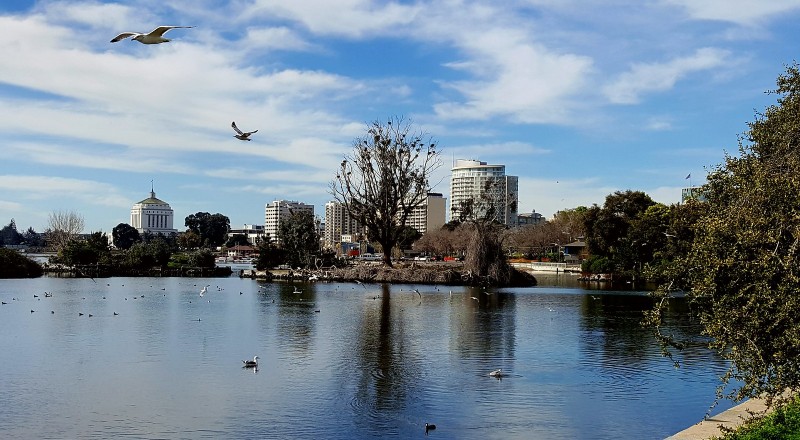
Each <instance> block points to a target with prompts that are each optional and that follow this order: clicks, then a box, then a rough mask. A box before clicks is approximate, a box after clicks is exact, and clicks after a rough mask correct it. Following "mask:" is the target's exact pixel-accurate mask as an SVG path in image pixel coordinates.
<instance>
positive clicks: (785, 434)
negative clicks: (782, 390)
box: [720, 398, 800, 440]
mask: <svg viewBox="0 0 800 440" xmlns="http://www.w3.org/2000/svg"><path fill="white" fill-rule="evenodd" d="M720 438H721V440H787V439H788V440H800V399H798V398H795V399H794V400H792V401H790V402H789V403H788V404H786V405H784V406H782V407H780V408H776V409H775V410H774V411H773V412H772V413H770V414H768V415H767V416H765V417H763V418H760V419H753V420H751V421H749V422H747V423H745V424H744V425H742V426H741V427H740V428H739V429H737V430H735V431H733V432H730V433H728V434H726V435H724V436H722V437H720Z"/></svg>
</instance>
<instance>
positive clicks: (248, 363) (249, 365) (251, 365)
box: [242, 356, 258, 368]
mask: <svg viewBox="0 0 800 440" xmlns="http://www.w3.org/2000/svg"><path fill="white" fill-rule="evenodd" d="M242 362H243V363H244V367H243V368H258V356H253V360H252V361H242Z"/></svg>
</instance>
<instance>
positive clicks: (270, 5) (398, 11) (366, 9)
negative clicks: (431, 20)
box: [242, 0, 423, 38]
mask: <svg viewBox="0 0 800 440" xmlns="http://www.w3.org/2000/svg"><path fill="white" fill-rule="evenodd" d="M422 8H423V6H422V5H406V4H401V3H399V2H397V3H394V2H391V3H386V4H383V3H381V2H373V1H369V0H340V1H335V2H331V1H327V0H296V1H290V2H287V1H283V0H256V1H254V2H253V4H252V5H251V6H250V7H248V8H245V9H244V10H243V11H242V16H243V17H258V18H262V19H268V20H292V21H296V22H298V23H300V24H302V25H303V26H304V27H306V28H307V29H308V30H309V31H311V32H312V33H314V34H318V35H338V36H344V37H348V38H363V37H365V36H367V35H375V34H383V33H386V32H387V30H388V29H392V28H398V29H402V28H403V27H407V26H409V25H411V24H412V23H413V22H414V21H416V20H418V19H419V17H418V14H420V13H421V11H422Z"/></svg>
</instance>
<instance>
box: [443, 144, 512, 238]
mask: <svg viewBox="0 0 800 440" xmlns="http://www.w3.org/2000/svg"><path fill="white" fill-rule="evenodd" d="M451 172H452V174H451V177H450V219H458V217H459V214H460V211H461V210H460V207H461V203H462V202H463V201H466V200H469V199H474V200H476V201H477V200H483V199H488V200H490V201H491V204H492V205H493V206H494V207H495V212H496V214H495V219H496V220H497V221H498V222H500V223H502V224H504V225H507V226H513V225H515V224H516V223H517V204H518V202H517V201H518V193H519V182H518V177H517V176H506V167H505V165H489V164H487V163H486V162H481V161H478V160H464V159H458V160H456V162H455V164H454V166H453V168H452V170H451ZM489 183H493V185H488V184H489ZM487 188H491V193H486V191H487Z"/></svg>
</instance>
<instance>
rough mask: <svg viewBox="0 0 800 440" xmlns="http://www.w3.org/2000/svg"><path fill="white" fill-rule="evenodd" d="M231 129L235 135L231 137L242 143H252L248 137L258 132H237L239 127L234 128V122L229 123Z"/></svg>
mask: <svg viewBox="0 0 800 440" xmlns="http://www.w3.org/2000/svg"><path fill="white" fill-rule="evenodd" d="M231 127H233V130H234V131H235V132H236V133H237V134H235V135H233V137H235V138H236V139H239V140H242V141H252V139H250V135H251V134H253V133H257V132H258V130H255V131H242V130H239V127H237V126H236V122H231Z"/></svg>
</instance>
